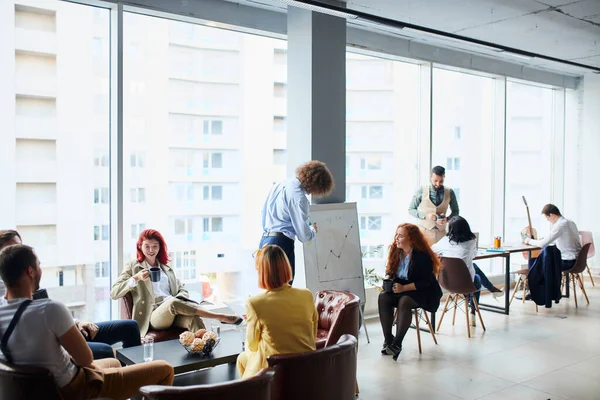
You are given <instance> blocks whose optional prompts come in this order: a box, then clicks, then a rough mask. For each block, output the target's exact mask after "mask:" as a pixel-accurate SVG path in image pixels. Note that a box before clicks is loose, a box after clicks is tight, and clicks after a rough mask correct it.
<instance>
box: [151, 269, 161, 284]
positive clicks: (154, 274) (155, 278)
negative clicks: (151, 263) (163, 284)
mask: <svg viewBox="0 0 600 400" xmlns="http://www.w3.org/2000/svg"><path fill="white" fill-rule="evenodd" d="M150 280H151V281H152V282H160V268H157V267H153V268H150Z"/></svg>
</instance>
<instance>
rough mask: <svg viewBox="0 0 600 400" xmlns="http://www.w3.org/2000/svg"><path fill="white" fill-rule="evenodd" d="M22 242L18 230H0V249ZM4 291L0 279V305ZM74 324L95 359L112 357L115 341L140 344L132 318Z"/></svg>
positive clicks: (2, 303) (136, 326) (128, 345)
mask: <svg viewBox="0 0 600 400" xmlns="http://www.w3.org/2000/svg"><path fill="white" fill-rule="evenodd" d="M22 243H23V241H22V239H21V235H20V234H19V232H17V231H15V230H12V229H5V230H0V250H2V249H3V248H4V247H6V246H10V245H13V244H22ZM4 292H5V288H4V283H2V281H0V305H4V304H5V303H6V300H5V298H4ZM75 325H76V326H77V329H79V331H80V332H81V334H82V335H83V337H85V340H86V341H87V342H88V346H90V349H91V350H92V354H93V355H94V359H96V360H99V359H101V358H113V357H114V356H115V354H114V350H113V348H112V347H111V345H113V344H115V343H118V342H121V343H123V348H127V347H133V346H139V345H141V344H142V343H141V341H140V327H139V326H138V324H137V322H135V321H134V320H130V319H125V320H115V321H105V322H98V323H97V324H95V323H93V322H86V321H79V320H75Z"/></svg>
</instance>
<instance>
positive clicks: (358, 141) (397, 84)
mask: <svg viewBox="0 0 600 400" xmlns="http://www.w3.org/2000/svg"><path fill="white" fill-rule="evenodd" d="M346 73H347V77H346V100H347V102H346V107H347V108H346V154H347V156H346V201H348V202H356V203H357V205H358V214H359V219H360V240H361V245H362V250H363V254H364V260H363V263H364V265H365V267H369V268H372V267H375V268H376V269H377V271H378V272H379V273H383V269H384V264H385V262H383V258H384V257H386V256H387V244H388V243H390V242H391V241H392V239H393V237H394V231H395V229H396V226H397V225H398V224H399V223H401V222H406V221H409V217H408V212H407V210H408V204H409V202H410V199H411V196H412V194H413V192H414V190H415V189H416V187H417V176H418V171H417V166H418V163H417V160H418V148H419V138H418V136H419V122H418V121H419V74H420V67H419V66H418V65H416V64H408V63H404V62H398V61H393V60H389V59H383V58H376V57H371V56H364V55H358V54H353V53H347V55H346ZM383 244H385V245H386V246H383Z"/></svg>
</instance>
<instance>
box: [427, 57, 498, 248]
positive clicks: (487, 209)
mask: <svg viewBox="0 0 600 400" xmlns="http://www.w3.org/2000/svg"><path fill="white" fill-rule="evenodd" d="M494 88H495V82H494V79H492V78H487V77H482V76H477V75H471V74H468V73H461V72H454V71H450V70H445V69H440V68H434V69H433V105H432V106H433V108H432V121H433V124H432V128H433V135H432V165H441V166H443V167H444V168H446V180H445V186H447V187H449V188H452V189H453V190H454V193H455V194H456V199H457V201H458V206H459V207H458V208H459V210H460V215H461V216H462V217H464V218H466V219H467V221H469V224H470V225H471V229H472V230H473V231H474V232H479V236H480V238H481V241H482V244H484V243H491V238H492V237H493V232H492V216H493V210H492V201H491V200H492V199H491V197H492V193H493V189H494V188H493V185H494V181H493V180H492V179H490V177H491V176H492V170H493V157H492V155H493V151H494V148H493V137H494V107H495V106H496V104H495V95H494ZM500 234H501V233H500Z"/></svg>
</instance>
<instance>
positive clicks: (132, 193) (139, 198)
mask: <svg viewBox="0 0 600 400" xmlns="http://www.w3.org/2000/svg"><path fill="white" fill-rule="evenodd" d="M129 201H130V202H132V203H145V202H146V189H145V188H132V189H129Z"/></svg>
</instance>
